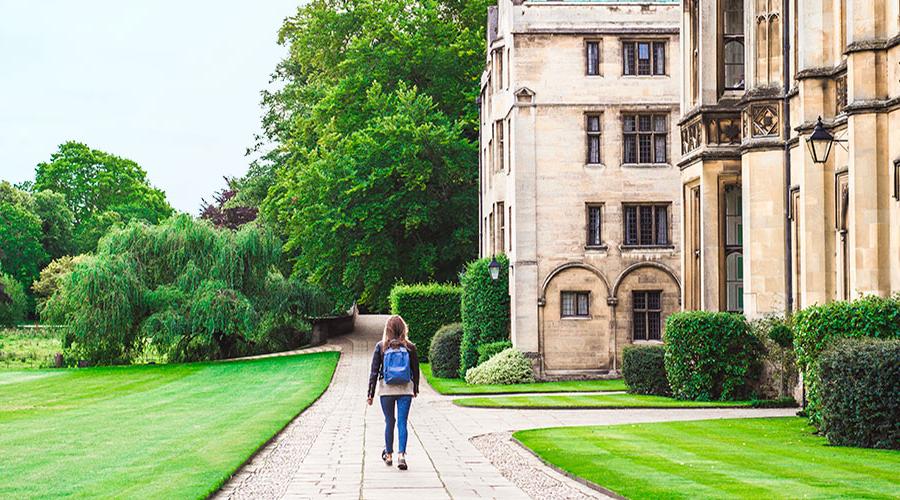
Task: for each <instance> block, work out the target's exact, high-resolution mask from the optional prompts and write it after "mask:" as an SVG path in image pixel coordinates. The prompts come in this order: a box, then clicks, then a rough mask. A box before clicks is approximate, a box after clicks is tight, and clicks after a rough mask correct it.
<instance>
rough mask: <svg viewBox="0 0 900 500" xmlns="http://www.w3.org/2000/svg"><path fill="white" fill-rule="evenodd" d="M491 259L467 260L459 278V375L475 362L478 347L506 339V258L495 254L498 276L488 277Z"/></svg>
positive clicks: (507, 286)
mask: <svg viewBox="0 0 900 500" xmlns="http://www.w3.org/2000/svg"><path fill="white" fill-rule="evenodd" d="M490 261H491V259H479V260H476V261H473V262H470V263H469V265H468V266H467V267H466V273H465V274H464V275H463V277H462V325H463V339H462V344H461V346H460V362H459V373H460V376H465V373H466V370H468V369H469V368H472V367H473V366H475V365H477V364H478V346H480V345H484V344H488V343H490V342H498V341H501V340H509V311H510V309H509V259H507V258H506V256H505V255H498V256H497V262H498V263H499V264H500V276H499V278H497V281H492V280H491V275H490V272H489V270H488V264H490Z"/></svg>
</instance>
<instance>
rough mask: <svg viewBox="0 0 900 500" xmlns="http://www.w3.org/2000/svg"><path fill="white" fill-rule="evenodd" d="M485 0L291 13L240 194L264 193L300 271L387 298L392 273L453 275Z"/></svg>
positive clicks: (376, 304) (372, 1)
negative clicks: (256, 149)
mask: <svg viewBox="0 0 900 500" xmlns="http://www.w3.org/2000/svg"><path fill="white" fill-rule="evenodd" d="M489 3H491V2H490V1H489V0H432V1H427V0H419V1H410V2H396V1H391V0H313V1H312V2H310V3H308V4H306V5H304V6H301V7H300V8H299V10H298V12H297V15H295V16H294V17H292V18H290V19H288V20H287V21H286V22H285V24H284V26H283V27H282V30H281V32H280V41H281V43H283V44H285V45H287V46H288V48H289V56H288V57H287V58H286V59H285V60H284V61H282V62H281V63H280V64H279V65H278V67H277V70H276V73H275V77H276V80H279V82H280V84H281V85H279V86H278V89H277V90H275V91H272V92H268V93H264V97H263V104H264V107H265V109H266V114H265V116H264V119H263V126H264V131H265V134H264V135H265V137H264V138H263V140H262V141H261V144H262V146H261V149H260V150H265V154H262V156H261V157H260V158H259V160H258V161H257V162H256V164H255V165H254V167H253V168H252V169H251V172H250V174H249V175H248V176H247V177H245V178H244V179H242V180H241V181H240V182H239V183H238V195H237V196H236V198H235V201H236V202H239V201H245V202H247V201H248V200H249V203H252V202H253V200H254V199H256V200H258V199H259V197H260V196H262V194H263V193H265V196H266V198H265V201H263V202H262V214H261V219H262V220H263V221H266V222H268V223H275V224H274V226H275V227H278V228H279V230H281V231H284V232H285V234H284V237H285V239H286V241H287V246H286V248H287V250H288V256H289V257H291V258H293V259H294V260H295V272H297V273H299V274H303V275H307V276H308V277H309V278H310V279H311V280H312V281H314V282H317V283H319V284H322V285H323V286H325V287H327V288H328V289H330V290H331V291H332V292H333V293H335V294H336V295H337V296H339V297H342V298H343V299H344V300H345V301H349V300H353V299H357V298H358V299H359V300H360V302H361V303H363V304H366V305H368V306H370V307H373V308H375V309H386V308H387V295H388V292H389V290H390V287H391V285H392V284H393V283H394V282H395V281H396V280H398V279H404V280H406V281H410V282H414V281H424V280H441V281H444V280H451V279H454V278H455V277H456V273H457V271H458V270H459V269H460V267H461V266H462V264H463V263H464V262H465V261H466V260H468V259H469V258H470V257H471V256H472V253H473V252H474V243H473V242H474V239H475V229H476V227H477V226H476V222H475V212H476V203H477V194H476V182H477V154H478V153H477V141H476V138H477V134H476V130H477V107H476V106H475V98H476V96H477V94H478V77H479V75H480V72H481V69H482V66H483V58H482V51H483V45H484V29H483V24H484V14H485V11H486V7H487V5H488V4H489ZM242 188H243V189H242ZM242 191H244V192H242Z"/></svg>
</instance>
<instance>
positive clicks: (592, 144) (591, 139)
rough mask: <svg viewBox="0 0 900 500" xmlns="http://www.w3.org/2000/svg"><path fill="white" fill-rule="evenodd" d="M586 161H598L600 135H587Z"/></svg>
mask: <svg viewBox="0 0 900 500" xmlns="http://www.w3.org/2000/svg"><path fill="white" fill-rule="evenodd" d="M588 163H600V136H599V135H591V136H588Z"/></svg>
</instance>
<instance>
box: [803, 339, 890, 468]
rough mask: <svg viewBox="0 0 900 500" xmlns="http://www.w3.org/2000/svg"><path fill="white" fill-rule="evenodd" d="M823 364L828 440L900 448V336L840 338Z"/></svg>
mask: <svg viewBox="0 0 900 500" xmlns="http://www.w3.org/2000/svg"><path fill="white" fill-rule="evenodd" d="M818 365H819V368H818V373H819V387H818V389H819V394H820V402H821V409H820V414H821V419H822V423H823V425H824V428H825V437H827V438H828V441H829V442H830V443H831V444H835V445H841V446H861V447H866V448H890V449H895V450H896V449H900V392H898V390H897V388H898V387H900V340H874V339H862V338H859V339H841V340H839V341H837V342H835V343H834V344H833V345H832V346H831V347H830V348H829V349H827V350H826V351H824V352H823V353H822V355H821V357H820V358H819V362H818Z"/></svg>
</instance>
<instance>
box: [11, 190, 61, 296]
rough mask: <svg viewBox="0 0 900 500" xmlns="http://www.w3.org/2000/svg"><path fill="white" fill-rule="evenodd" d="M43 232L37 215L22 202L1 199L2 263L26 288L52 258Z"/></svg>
mask: <svg viewBox="0 0 900 500" xmlns="http://www.w3.org/2000/svg"><path fill="white" fill-rule="evenodd" d="M41 236H42V235H41V219H40V218H38V216H37V215H35V214H34V213H32V212H30V211H28V210H27V209H26V208H25V207H24V206H22V205H20V204H12V203H9V202H8V201H0V264H2V267H3V270H4V271H6V272H7V273H9V274H10V275H12V277H13V278H15V279H16V281H18V282H19V283H20V284H21V285H22V286H23V287H26V288H27V287H30V286H31V283H32V282H33V281H34V280H35V279H37V277H38V274H39V273H40V272H41V269H42V268H43V267H44V265H45V264H47V263H48V262H49V261H50V258H49V256H48V255H47V252H46V251H44V247H42V246H41Z"/></svg>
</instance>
